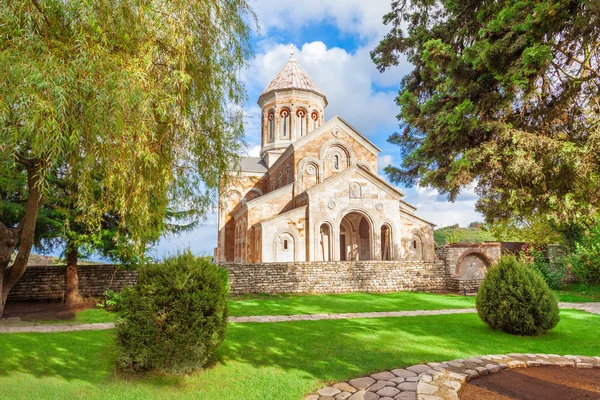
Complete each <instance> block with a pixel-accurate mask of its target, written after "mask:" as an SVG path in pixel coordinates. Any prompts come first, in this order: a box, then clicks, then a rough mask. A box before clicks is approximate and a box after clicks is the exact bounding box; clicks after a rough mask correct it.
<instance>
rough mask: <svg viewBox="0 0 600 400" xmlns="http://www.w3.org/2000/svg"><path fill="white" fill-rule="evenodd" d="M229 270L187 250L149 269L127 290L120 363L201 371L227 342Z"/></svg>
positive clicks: (122, 365) (120, 334)
mask: <svg viewBox="0 0 600 400" xmlns="http://www.w3.org/2000/svg"><path fill="white" fill-rule="evenodd" d="M228 290H229V284H228V280H227V272H226V271H225V270H224V269H222V268H219V267H218V266H217V265H215V264H213V263H211V262H210V261H208V260H206V259H203V258H197V257H194V256H193V255H192V254H191V253H190V252H189V251H186V252H185V253H183V254H179V255H177V256H175V257H172V258H169V259H167V260H165V261H164V262H163V263H161V264H154V265H146V266H144V267H142V268H141V269H140V270H139V279H138V284H137V285H136V286H134V287H132V288H126V289H124V290H123V292H122V294H123V303H122V309H121V318H120V319H119V321H118V322H117V325H116V342H117V347H118V353H117V365H118V366H119V367H120V368H123V369H127V370H134V371H140V370H144V371H148V370H157V371H162V372H168V373H187V372H191V371H193V370H196V369H199V368H202V367H203V366H204V365H206V363H207V361H208V360H209V358H210V357H211V355H212V354H213V352H214V351H215V349H216V348H217V347H218V346H219V345H220V344H221V342H222V341H223V339H224V338H225V330H226V327H227V294H228Z"/></svg>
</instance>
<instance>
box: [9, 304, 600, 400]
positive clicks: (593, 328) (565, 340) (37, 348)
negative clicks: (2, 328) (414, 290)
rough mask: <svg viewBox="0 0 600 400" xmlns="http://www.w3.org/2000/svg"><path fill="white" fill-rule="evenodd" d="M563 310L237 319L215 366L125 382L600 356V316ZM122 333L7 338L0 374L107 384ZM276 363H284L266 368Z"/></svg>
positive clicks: (351, 373)
mask: <svg viewBox="0 0 600 400" xmlns="http://www.w3.org/2000/svg"><path fill="white" fill-rule="evenodd" d="M561 317H562V320H561V322H560V323H559V325H558V326H557V328H555V330H553V331H551V332H550V333H548V334H546V335H543V336H539V337H517V336H511V335H507V334H503V333H500V332H496V331H492V330H490V329H488V328H487V326H486V325H484V324H483V323H482V322H481V321H479V319H478V317H477V315H475V314H462V315H438V316H427V317H402V318H379V319H353V320H329V321H328V320H323V321H297V322H284V323H262V324H261V323H245V324H230V325H229V329H228V333H227V339H226V340H225V342H224V343H223V344H222V346H221V347H220V348H219V349H218V351H217V353H216V355H215V362H214V364H213V365H212V367H211V368H209V369H208V370H206V371H204V372H200V373H197V374H194V375H192V376H191V377H186V378H185V379H179V378H172V377H164V376H156V375H145V376H139V375H124V376H123V375H120V374H119V375H118V378H119V379H117V380H116V381H117V382H124V381H136V382H137V383H144V384H150V385H151V386H154V387H156V386H159V387H166V386H168V387H169V390H171V388H175V387H177V386H178V385H179V384H180V383H181V382H183V383H184V384H185V385H187V386H186V390H188V389H189V390H198V389H199V388H202V387H207V385H219V384H220V383H219V382H221V383H222V382H223V380H224V379H227V378H231V376H233V375H235V376H236V377H237V376H240V377H241V378H242V379H238V378H236V379H235V381H233V382H228V385H230V386H231V387H229V388H226V387H225V386H227V385H225V384H223V390H229V391H234V392H237V391H238V390H244V386H245V385H246V383H244V379H246V378H247V379H248V382H260V383H262V384H264V385H265V386H267V387H268V386H269V385H271V384H279V385H283V387H285V384H287V383H288V381H287V380H288V379H290V377H291V376H295V377H296V378H297V379H298V381H297V382H296V385H297V388H301V389H298V390H304V389H306V387H307V386H310V387H308V390H310V389H311V388H313V389H314V388H316V386H318V385H319V384H320V382H327V381H339V380H345V379H349V378H352V377H356V376H359V375H364V374H368V373H373V372H377V371H382V370H386V369H392V368H396V367H401V366H407V365H412V364H417V363H421V362H431V361H444V360H449V359H454V358H458V357H460V358H464V357H469V356H476V355H481V354H501V353H510V352H521V353H556V354H580V355H590V356H592V355H600V342H599V341H598V340H597V332H598V331H600V316H596V315H592V314H587V313H583V312H578V311H570V310H569V311H563V312H562V313H561ZM113 335H114V334H113V332H112V331H88V332H72V333H60V334H58V333H57V334H10V335H0V377H1V376H9V375H11V374H13V373H17V372H21V373H28V374H32V375H34V376H36V377H49V376H56V377H61V378H63V379H66V380H81V381H88V382H90V383H93V384H95V385H100V386H102V385H104V384H106V383H111V382H113V383H114V382H115V379H114V378H115V376H116V374H115V370H114V360H115V345H114V336H113ZM266 367H272V368H274V370H273V369H270V370H269V372H268V373H267V374H266V375H264V373H265V371H266V370H265V368H266ZM274 371H277V372H274ZM290 373H291V375H290ZM269 374H271V375H269ZM273 374H275V375H273ZM217 378H218V379H217ZM253 379H254V381H253ZM278 379H279V380H278ZM281 380H282V381H281ZM300 381H301V382H300ZM265 382H272V383H267V384H265ZM302 382H304V383H302ZM248 384H250V383H248ZM298 385H299V386H298ZM211 390H213V389H211ZM214 390H216V389H214ZM238 393H239V392H238ZM223 398H225V397H223Z"/></svg>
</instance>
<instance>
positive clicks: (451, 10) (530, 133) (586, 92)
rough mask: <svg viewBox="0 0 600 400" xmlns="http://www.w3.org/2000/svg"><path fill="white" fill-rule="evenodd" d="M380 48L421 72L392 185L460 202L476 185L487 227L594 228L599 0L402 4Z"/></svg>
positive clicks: (599, 189) (405, 84) (409, 86)
mask: <svg viewBox="0 0 600 400" xmlns="http://www.w3.org/2000/svg"><path fill="white" fill-rule="evenodd" d="M384 22H385V23H386V24H389V25H390V26H391V30H390V32H389V33H388V34H387V36H386V37H385V38H384V39H383V40H382V41H381V42H380V43H379V45H378V47H377V48H376V49H375V50H374V51H373V52H372V54H371V55H372V58H373V61H374V62H375V63H376V64H377V67H378V68H379V70H381V71H383V70H385V69H387V68H389V67H391V66H394V65H397V64H398V63H399V62H400V61H401V60H402V59H403V56H406V58H407V60H408V61H409V62H410V63H412V64H413V65H414V66H415V68H414V70H413V71H412V73H410V74H408V75H406V76H405V77H404V78H403V80H402V84H401V89H400V92H399V94H398V97H397V104H398V105H399V107H400V113H399V115H398V119H399V120H400V121H401V124H402V125H401V127H402V128H403V130H402V131H401V132H399V133H395V134H393V135H392V136H391V137H390V138H389V140H388V141H389V142H390V143H392V144H396V145H398V146H400V148H401V152H402V156H403V157H402V158H403V164H402V165H401V166H398V167H393V166H390V167H387V168H386V173H387V174H388V176H389V178H390V179H391V181H393V182H395V183H402V184H405V185H413V184H417V183H420V184H421V185H424V186H431V187H434V188H436V189H438V190H439V191H440V192H441V193H447V194H448V195H449V197H450V199H451V200H454V199H455V198H456V196H457V195H458V193H459V192H460V190H461V188H464V187H465V186H467V185H476V193H477V194H478V195H479V196H480V199H479V201H478V203H477V209H478V210H479V211H480V212H482V213H483V214H484V215H485V217H486V221H487V222H492V221H496V220H498V219H501V220H508V219H511V218H513V217H514V216H517V217H523V216H530V215H542V216H548V217H550V218H551V219H552V220H554V221H556V222H560V223H562V222H574V221H580V220H586V221H589V219H590V218H591V217H592V216H593V215H595V214H596V213H597V212H598V210H599V206H600V158H599V155H600V102H599V101H600V100H599V99H600V73H599V72H598V71H600V46H598V43H600V30H599V29H598V26H600V0H589V1H579V0H567V1H555V0H515V1H506V2H495V1H491V2H469V1H457V0H433V1H431V0H399V1H393V2H392V11H391V12H390V13H389V14H387V15H386V16H385V17H384Z"/></svg>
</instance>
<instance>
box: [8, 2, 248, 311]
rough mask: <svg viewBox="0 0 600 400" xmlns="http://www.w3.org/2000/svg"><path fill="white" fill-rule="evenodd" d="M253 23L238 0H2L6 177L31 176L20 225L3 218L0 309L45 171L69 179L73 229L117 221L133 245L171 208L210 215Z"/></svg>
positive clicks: (230, 141)
mask: <svg viewBox="0 0 600 400" xmlns="http://www.w3.org/2000/svg"><path fill="white" fill-rule="evenodd" d="M248 16H250V17H251V16H252V11H251V10H250V9H249V8H248V5H247V3H246V1H245V0H202V1H199V0H185V1H172V0H155V1H144V0H111V1H91V0H83V1H63V0H48V1H44V2H41V3H40V2H38V1H37V0H19V1H15V0H11V1H4V2H2V3H1V4H0V20H1V21H2V24H0V175H1V176H2V177H3V179H5V177H10V176H15V175H17V174H18V171H19V170H20V169H24V170H25V172H26V174H27V190H26V191H25V193H24V196H25V198H24V203H25V207H24V212H23V215H22V217H21V218H20V219H19V222H18V223H16V224H4V223H0V313H1V311H2V309H3V308H4V304H5V301H6V298H7V295H8V292H9V290H10V288H11V287H12V286H13V285H14V283H15V282H16V281H17V280H18V279H19V278H20V277H21V276H22V275H23V273H24V271H25V269H26V266H27V260H28V257H29V254H30V252H31V248H32V244H33V242H34V231H35V224H36V217H37V214H38V210H39V208H40V205H41V204H42V203H43V202H44V199H45V198H46V197H47V196H45V193H46V194H48V192H47V191H48V190H50V185H49V180H48V176H49V174H51V173H53V172H56V171H59V172H60V173H62V174H67V175H68V176H69V177H70V178H74V181H75V182H76V184H75V187H74V190H73V191H72V193H73V196H74V199H73V201H74V204H75V205H76V207H77V208H78V210H79V211H80V213H79V215H78V222H79V223H81V224H85V226H87V227H90V228H92V229H94V228H96V229H100V226H101V221H102V218H103V215H104V214H105V213H107V212H115V213H118V215H119V227H120V229H122V230H126V231H127V234H128V243H129V246H131V248H133V249H136V248H141V247H143V246H144V244H145V243H146V241H147V239H148V238H152V237H154V236H155V235H154V233H155V232H156V229H157V227H160V226H162V224H163V221H164V217H165V215H166V212H167V207H168V206H171V207H175V208H177V207H178V206H181V207H184V208H185V209H194V210H197V213H199V214H203V213H205V212H206V211H207V209H208V208H209V207H210V205H211V204H212V202H213V201H214V200H215V198H216V196H215V194H216V193H215V192H216V189H217V187H218V183H219V178H220V176H221V175H222V173H223V172H224V171H225V170H227V168H228V166H229V165H230V163H231V162H232V159H234V158H235V157H236V154H237V152H238V150H239V144H240V140H241V135H242V131H243V125H242V118H241V115H240V110H241V105H242V104H243V102H244V101H245V91H244V87H243V85H242V83H241V81H240V69H242V68H244V67H245V66H246V65H247V62H248V60H249V59H250V57H251V55H252V54H251V49H250V45H249V27H248V26H247V23H246V21H247V20H248ZM94 188H99V191H100V193H101V195H100V196H97V193H96V191H95V190H94ZM14 253H16V256H15V255H14ZM11 258H12V259H14V261H11Z"/></svg>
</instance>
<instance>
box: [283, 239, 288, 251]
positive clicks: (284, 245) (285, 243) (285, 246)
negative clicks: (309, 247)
mask: <svg viewBox="0 0 600 400" xmlns="http://www.w3.org/2000/svg"><path fill="white" fill-rule="evenodd" d="M283 249H284V250H287V249H288V243H287V240H284V241H283Z"/></svg>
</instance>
